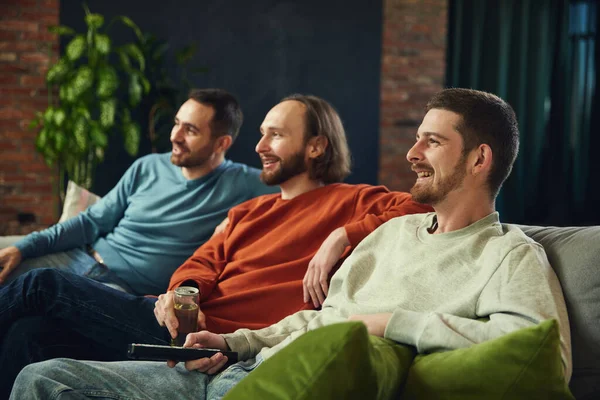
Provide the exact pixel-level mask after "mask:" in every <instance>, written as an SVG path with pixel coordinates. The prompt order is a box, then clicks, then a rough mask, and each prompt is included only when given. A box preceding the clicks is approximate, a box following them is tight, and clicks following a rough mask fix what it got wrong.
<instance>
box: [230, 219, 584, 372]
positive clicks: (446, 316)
mask: <svg viewBox="0 0 600 400" xmlns="http://www.w3.org/2000/svg"><path fill="white" fill-rule="evenodd" d="M434 218H435V213H428V214H415V215H408V216H403V217H398V218H394V219H392V220H390V221H388V222H387V223H385V224H383V225H382V226H380V227H379V228H378V229H376V230H375V231H374V232H373V233H371V234H370V235H369V236H367V237H366V238H365V239H364V240H363V241H362V242H361V243H360V245H358V246H357V247H356V249H355V250H354V252H353V253H352V254H351V255H350V257H348V259H347V260H346V261H345V262H344V263H343V264H342V266H341V267H340V269H339V270H338V271H337V272H336V273H335V274H334V276H333V277H332V279H331V284H330V289H329V295H328V297H327V299H326V301H325V303H324V305H323V308H322V310H321V311H314V310H306V311H300V312H297V313H295V314H293V315H290V316H288V317H286V318H285V319H283V320H281V321H280V322H278V323H276V324H274V325H271V326H269V327H267V328H264V329H260V330H255V331H251V330H248V329H239V330H237V331H236V332H234V333H230V334H225V335H223V336H224V338H225V340H226V341H227V344H228V345H229V347H230V348H231V349H232V350H233V351H237V352H238V353H239V356H240V359H247V358H251V357H254V356H256V355H257V354H258V353H261V355H262V356H263V357H264V358H268V357H269V356H271V355H273V354H274V353H275V352H276V351H278V350H280V349H281V348H282V347H284V346H285V345H287V344H289V343H290V342H292V341H293V340H294V339H296V338H297V337H299V336H300V335H302V334H303V333H305V332H306V331H309V330H313V329H317V328H319V327H322V326H324V325H330V324H333V323H338V322H344V321H346V320H347V319H348V317H349V316H351V315H356V314H376V313H392V317H391V319H390V320H389V322H388V324H387V327H386V329H385V337H386V338H389V339H391V340H394V341H396V342H399V343H404V344H408V345H411V346H414V347H416V349H417V350H418V351H419V352H420V353H429V352H435V351H445V350H453V349H458V348H464V347H468V346H471V345H473V344H476V343H481V342H484V341H487V340H491V339H494V338H497V337H499V336H502V335H504V334H506V333H509V332H512V331H515V330H517V329H520V328H525V327H528V326H532V325H535V324H538V323H539V322H541V321H543V320H546V319H556V320H557V321H558V322H559V326H560V333H561V353H562V361H563V365H564V369H565V380H566V381H567V382H568V381H569V379H570V376H571V370H572V361H571V340H570V331H569V322H568V317H567V312H566V307H565V302H564V299H563V295H562V290H561V287H560V284H559V282H558V278H557V277H556V275H555V273H554V271H553V270H552V268H551V267H550V264H549V262H548V259H547V257H546V254H545V252H544V249H543V248H542V246H541V245H540V244H538V243H536V242H534V241H533V240H532V239H530V238H529V237H527V236H526V235H525V234H524V233H523V232H522V231H521V230H520V229H518V228H516V227H513V226H507V225H502V224H500V222H499V219H498V213H492V214H490V215H488V216H487V217H485V218H482V219H481V220H479V221H477V222H475V223H473V224H471V225H470V226H467V227H465V228H463V229H460V230H457V231H453V232H448V233H442V234H430V233H428V231H427V228H428V227H431V226H432V224H433V222H434ZM481 318H489V320H487V321H481V320H479V319H481Z"/></svg>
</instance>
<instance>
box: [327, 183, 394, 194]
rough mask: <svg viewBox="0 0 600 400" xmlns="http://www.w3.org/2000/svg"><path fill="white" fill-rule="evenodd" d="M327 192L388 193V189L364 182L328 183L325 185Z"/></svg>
mask: <svg viewBox="0 0 600 400" xmlns="http://www.w3.org/2000/svg"><path fill="white" fill-rule="evenodd" d="M326 188H328V190H327V191H326V192H327V193H330V194H333V193H335V194H340V195H342V194H345V195H355V194H358V193H362V192H373V193H390V190H389V189H388V188H387V187H385V186H383V185H369V184H366V183H330V184H329V185H327V186H326Z"/></svg>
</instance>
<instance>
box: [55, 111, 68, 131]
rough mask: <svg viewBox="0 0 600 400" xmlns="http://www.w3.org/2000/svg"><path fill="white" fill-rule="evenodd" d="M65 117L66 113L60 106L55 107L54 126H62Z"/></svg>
mask: <svg viewBox="0 0 600 400" xmlns="http://www.w3.org/2000/svg"><path fill="white" fill-rule="evenodd" d="M66 117H67V114H66V113H65V110H63V109H62V108H59V109H57V110H56V111H55V112H54V123H55V124H56V126H59V127H60V126H62V124H63V122H65V118H66Z"/></svg>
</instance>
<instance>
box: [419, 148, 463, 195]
mask: <svg viewBox="0 0 600 400" xmlns="http://www.w3.org/2000/svg"><path fill="white" fill-rule="evenodd" d="M466 163H467V158H466V157H461V159H460V160H458V162H457V163H456V166H455V167H454V172H453V173H452V175H450V176H448V177H447V178H444V179H443V180H441V181H439V182H437V184H436V183H435V182H429V183H421V184H420V183H418V182H417V183H415V184H414V186H413V187H412V189H410V194H411V195H412V198H413V200H414V201H416V202H417V203H421V204H428V205H430V206H434V205H436V204H439V203H440V202H442V201H443V200H445V199H446V197H447V196H448V193H450V192H451V191H453V190H455V189H458V188H459V187H460V186H461V185H462V183H463V180H464V178H465V175H466V174H467V171H466V169H465V165H466ZM415 167H417V168H419V169H426V166H424V165H419V164H415ZM433 176H434V177H435V175H433ZM432 180H433V179H432Z"/></svg>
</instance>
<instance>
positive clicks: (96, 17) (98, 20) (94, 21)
mask: <svg viewBox="0 0 600 400" xmlns="http://www.w3.org/2000/svg"><path fill="white" fill-rule="evenodd" d="M85 23H86V24H87V26H88V27H90V28H91V29H98V28H100V27H101V26H102V25H104V17H103V16H102V15H100V14H88V15H86V16H85Z"/></svg>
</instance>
